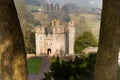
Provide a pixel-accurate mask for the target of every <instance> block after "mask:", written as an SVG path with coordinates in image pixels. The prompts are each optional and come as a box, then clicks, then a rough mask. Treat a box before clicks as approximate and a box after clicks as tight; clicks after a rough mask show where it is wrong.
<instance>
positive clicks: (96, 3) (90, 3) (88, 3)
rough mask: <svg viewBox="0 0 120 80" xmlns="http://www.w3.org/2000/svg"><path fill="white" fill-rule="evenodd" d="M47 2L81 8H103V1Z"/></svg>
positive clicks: (63, 0) (54, 0) (52, 0)
mask: <svg viewBox="0 0 120 80" xmlns="http://www.w3.org/2000/svg"><path fill="white" fill-rule="evenodd" d="M46 1H47V2H49V3H50V2H53V3H61V4H64V3H75V4H77V5H79V6H80V7H87V6H90V7H98V8H101V7H102V0H46Z"/></svg>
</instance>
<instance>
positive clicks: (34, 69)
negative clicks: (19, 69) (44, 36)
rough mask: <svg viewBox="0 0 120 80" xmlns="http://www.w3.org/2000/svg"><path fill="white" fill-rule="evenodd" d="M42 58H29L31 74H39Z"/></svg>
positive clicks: (29, 71)
mask: <svg viewBox="0 0 120 80" xmlns="http://www.w3.org/2000/svg"><path fill="white" fill-rule="evenodd" d="M41 62H42V59H41V58H30V59H28V60H27V64H28V73H29V74H38V73H39V72H40V66H41Z"/></svg>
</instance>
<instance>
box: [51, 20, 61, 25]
mask: <svg viewBox="0 0 120 80" xmlns="http://www.w3.org/2000/svg"><path fill="white" fill-rule="evenodd" d="M59 26H60V20H59V19H54V20H52V27H59Z"/></svg>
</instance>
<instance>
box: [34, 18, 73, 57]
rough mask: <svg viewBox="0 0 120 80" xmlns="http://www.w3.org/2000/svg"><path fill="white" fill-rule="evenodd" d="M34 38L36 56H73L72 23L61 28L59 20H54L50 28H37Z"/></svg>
mask: <svg viewBox="0 0 120 80" xmlns="http://www.w3.org/2000/svg"><path fill="white" fill-rule="evenodd" d="M35 37H36V55H37V56H46V55H48V56H53V55H61V54H62V55H65V54H74V41H75V27H74V21H70V22H69V23H68V25H67V26H63V25H60V20H58V19H54V20H53V21H52V26H49V27H46V26H44V27H43V26H41V27H37V28H36V29H35Z"/></svg>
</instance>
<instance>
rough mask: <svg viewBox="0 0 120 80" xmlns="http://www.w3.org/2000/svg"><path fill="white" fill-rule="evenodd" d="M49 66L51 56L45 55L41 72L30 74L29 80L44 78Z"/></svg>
mask: <svg viewBox="0 0 120 80" xmlns="http://www.w3.org/2000/svg"><path fill="white" fill-rule="evenodd" d="M49 68H50V58H49V57H43V58H42V66H41V69H40V73H39V74H37V75H35V74H30V75H29V80H41V79H42V78H44V73H45V72H47V71H49Z"/></svg>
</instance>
